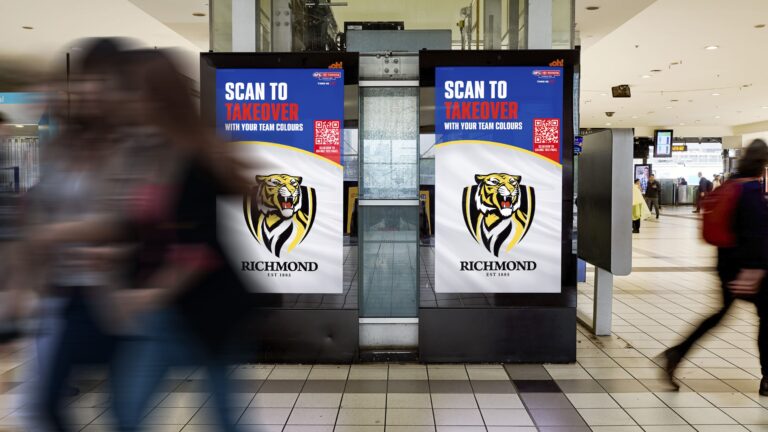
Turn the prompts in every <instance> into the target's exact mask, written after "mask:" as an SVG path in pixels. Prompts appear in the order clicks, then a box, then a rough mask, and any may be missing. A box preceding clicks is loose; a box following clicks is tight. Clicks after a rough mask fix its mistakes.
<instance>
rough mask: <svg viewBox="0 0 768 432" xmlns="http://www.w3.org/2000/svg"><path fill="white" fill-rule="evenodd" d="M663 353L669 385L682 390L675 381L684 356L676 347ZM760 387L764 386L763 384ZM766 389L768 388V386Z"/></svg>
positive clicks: (676, 389) (675, 389)
mask: <svg viewBox="0 0 768 432" xmlns="http://www.w3.org/2000/svg"><path fill="white" fill-rule="evenodd" d="M662 355H663V356H664V359H666V360H667V364H666V365H665V366H664V372H666V374H667V380H668V381H669V385H670V386H672V389H673V390H674V391H678V390H680V385H679V384H678V383H676V382H675V369H677V365H679V364H680V360H682V359H683V358H682V357H681V356H680V354H678V353H677V351H676V350H675V349H674V348H669V349H667V350H666V351H664V352H663V353H662ZM766 385H767V386H768V383H767V384H766ZM760 388H762V386H761V387H760ZM766 390H768V388H767V389H766Z"/></svg>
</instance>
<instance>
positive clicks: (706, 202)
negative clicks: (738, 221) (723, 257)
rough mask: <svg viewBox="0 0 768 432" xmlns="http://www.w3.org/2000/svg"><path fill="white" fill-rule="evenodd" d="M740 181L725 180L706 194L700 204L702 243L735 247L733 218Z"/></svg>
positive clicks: (739, 191)
mask: <svg viewBox="0 0 768 432" xmlns="http://www.w3.org/2000/svg"><path fill="white" fill-rule="evenodd" d="M742 183H743V182H742V181H740V180H736V179H734V180H727V181H726V182H724V183H723V184H722V185H721V186H720V187H718V188H717V189H715V190H714V191H712V192H710V193H709V194H707V195H706V196H705V197H704V198H703V200H702V202H701V212H702V215H703V219H702V234H703V235H704V241H706V242H707V243H709V244H711V245H714V246H717V247H723V248H727V247H734V246H736V233H735V232H734V231H733V217H734V214H735V213H736V206H737V205H738V204H739V198H741V185H742Z"/></svg>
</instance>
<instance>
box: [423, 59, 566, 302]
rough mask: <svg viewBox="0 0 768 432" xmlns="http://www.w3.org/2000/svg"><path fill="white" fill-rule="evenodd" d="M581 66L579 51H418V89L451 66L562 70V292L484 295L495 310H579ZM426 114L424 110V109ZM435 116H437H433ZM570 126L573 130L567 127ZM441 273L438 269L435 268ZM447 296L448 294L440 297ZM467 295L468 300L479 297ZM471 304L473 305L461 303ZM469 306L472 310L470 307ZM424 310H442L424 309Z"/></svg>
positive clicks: (431, 84) (429, 85) (431, 81)
mask: <svg viewBox="0 0 768 432" xmlns="http://www.w3.org/2000/svg"><path fill="white" fill-rule="evenodd" d="M578 65H579V52H578V51H577V50H520V51H517V50H514V51H461V52H457V51H450V50H446V51H428V50H423V51H420V52H419V69H420V70H419V86H420V87H422V90H423V88H425V87H432V88H434V86H435V68H437V67H450V66H541V67H553V66H559V67H562V68H563V73H564V77H563V80H564V81H563V124H564V127H563V139H562V145H561V151H562V155H563V161H562V165H563V189H562V197H563V203H562V233H561V269H562V270H561V291H560V292H559V293H503V294H491V293H489V294H481V295H485V296H486V297H487V300H488V302H489V303H490V304H491V305H492V307H494V308H517V307H569V308H571V307H572V308H575V307H576V294H577V292H576V255H575V254H574V253H573V246H572V245H573V243H572V241H573V193H574V187H573V175H574V171H573V162H574V158H573V144H574V137H575V130H574V128H573V127H572V126H573V125H572V121H571V119H573V110H574V107H573V103H574V95H573V89H574V81H573V79H574V73H575V70H576V68H577V67H578ZM421 110H422V111H421V112H422V115H424V107H423V106H422V107H421ZM433 116H434V114H433ZM567 126H571V127H567ZM435 271H438V269H435ZM441 295H447V294H441ZM477 295H478V294H477V293H474V294H467V297H470V296H477ZM462 303H470V302H462ZM467 307H471V306H469V305H467ZM421 309H441V307H440V306H437V307H435V306H425V305H422V306H421Z"/></svg>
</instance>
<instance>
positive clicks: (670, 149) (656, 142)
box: [653, 129, 675, 158]
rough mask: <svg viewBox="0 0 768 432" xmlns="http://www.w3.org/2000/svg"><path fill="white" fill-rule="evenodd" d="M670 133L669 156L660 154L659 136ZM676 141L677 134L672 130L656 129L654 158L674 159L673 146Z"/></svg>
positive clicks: (654, 133) (654, 134) (654, 132)
mask: <svg viewBox="0 0 768 432" xmlns="http://www.w3.org/2000/svg"><path fill="white" fill-rule="evenodd" d="M665 132H669V154H661V153H659V134H660V133H665ZM674 140H675V134H674V131H673V130H672V129H656V130H655V131H653V157H654V158H671V157H672V144H673V143H674Z"/></svg>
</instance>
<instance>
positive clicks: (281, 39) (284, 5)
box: [272, 0, 293, 52]
mask: <svg viewBox="0 0 768 432" xmlns="http://www.w3.org/2000/svg"><path fill="white" fill-rule="evenodd" d="M291 23H292V17H291V0H272V51H275V52H290V51H292V50H293V30H292V28H291V26H292V24H291Z"/></svg>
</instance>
